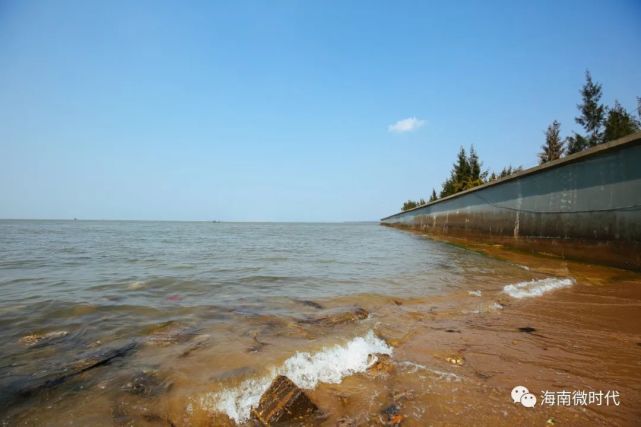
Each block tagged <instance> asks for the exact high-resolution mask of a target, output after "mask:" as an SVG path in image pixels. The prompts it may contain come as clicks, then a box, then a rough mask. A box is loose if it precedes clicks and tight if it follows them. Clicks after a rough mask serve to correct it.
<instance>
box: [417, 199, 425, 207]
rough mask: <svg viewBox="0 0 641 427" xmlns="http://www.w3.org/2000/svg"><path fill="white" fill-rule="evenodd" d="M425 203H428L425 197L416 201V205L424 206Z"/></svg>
mask: <svg viewBox="0 0 641 427" xmlns="http://www.w3.org/2000/svg"><path fill="white" fill-rule="evenodd" d="M425 204H426V202H425V199H420V200H419V201H418V202H417V203H416V205H417V206H423V205H425Z"/></svg>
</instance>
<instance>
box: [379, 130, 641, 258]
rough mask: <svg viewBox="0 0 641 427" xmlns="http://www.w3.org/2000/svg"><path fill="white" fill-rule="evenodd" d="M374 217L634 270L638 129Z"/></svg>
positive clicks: (640, 217)
mask: <svg viewBox="0 0 641 427" xmlns="http://www.w3.org/2000/svg"><path fill="white" fill-rule="evenodd" d="M381 223H382V224H383V225H389V226H396V227H404V228H410V229H413V230H417V231H421V232H425V233H427V234H429V235H434V236H439V237H444V238H447V237H449V236H451V237H456V238H465V239H470V240H475V241H482V242H485V243H491V244H502V245H505V246H509V247H513V248H518V249H526V250H529V251H533V252H543V253H548V254H553V255H557V256H562V257H568V258H574V259H580V260H585V261H589V262H596V263H604V264H608V265H614V266H618V267H623V268H628V269H634V270H641V133H636V134H633V135H630V136H627V137H625V138H621V139H619V140H616V141H612V142H609V143H606V144H601V145H599V146H596V147H593V148H591V149H589V150H586V151H583V152H581V153H576V154H573V155H571V156H567V157H564V158H562V159H559V160H555V161H553V162H549V163H546V164H543V165H540V166H536V167H533V168H530V169H527V170H525V171H522V172H520V173H518V174H515V175H512V176H509V177H506V178H503V179H501V180H498V181H494V182H491V183H488V184H485V185H482V186H479V187H476V188H473V189H471V190H467V191H464V192H461V193H458V194H455V195H452V196H449V197H446V198H443V199H440V200H438V201H436V202H432V203H428V204H427V205H423V206H420V207H418V208H415V209H412V210H409V211H405V212H400V213H397V214H395V215H391V216H388V217H386V218H383V219H381Z"/></svg>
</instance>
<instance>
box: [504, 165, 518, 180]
mask: <svg viewBox="0 0 641 427" xmlns="http://www.w3.org/2000/svg"><path fill="white" fill-rule="evenodd" d="M522 170H523V166H517V167H515V168H513V167H512V165H508V166H507V167H504V168H503V169H501V173H500V174H499V176H498V177H499V178H505V177H506V176H510V175H514V174H515V173H518V172H521V171H522Z"/></svg>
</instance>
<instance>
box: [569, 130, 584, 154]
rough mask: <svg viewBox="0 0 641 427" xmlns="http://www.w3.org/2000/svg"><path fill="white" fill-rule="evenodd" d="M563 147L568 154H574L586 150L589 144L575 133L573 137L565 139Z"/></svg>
mask: <svg viewBox="0 0 641 427" xmlns="http://www.w3.org/2000/svg"><path fill="white" fill-rule="evenodd" d="M565 146H566V151H567V153H568V154H574V153H578V152H579V151H582V150H585V149H586V148H588V147H589V146H590V142H589V141H588V140H587V139H586V138H585V137H583V136H581V135H579V134H578V133H576V132H575V133H574V135H572V136H568V137H567V139H566V141H565Z"/></svg>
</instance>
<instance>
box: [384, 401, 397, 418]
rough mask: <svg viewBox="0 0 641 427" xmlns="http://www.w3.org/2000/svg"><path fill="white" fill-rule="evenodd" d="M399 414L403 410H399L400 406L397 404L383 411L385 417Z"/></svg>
mask: <svg viewBox="0 0 641 427" xmlns="http://www.w3.org/2000/svg"><path fill="white" fill-rule="evenodd" d="M399 412H401V408H399V407H398V405H397V404H395V403H393V404H391V405H390V406H388V407H387V408H385V409H383V411H382V413H383V415H387V416H390V417H391V416H394V415H396V414H398V413H399Z"/></svg>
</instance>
